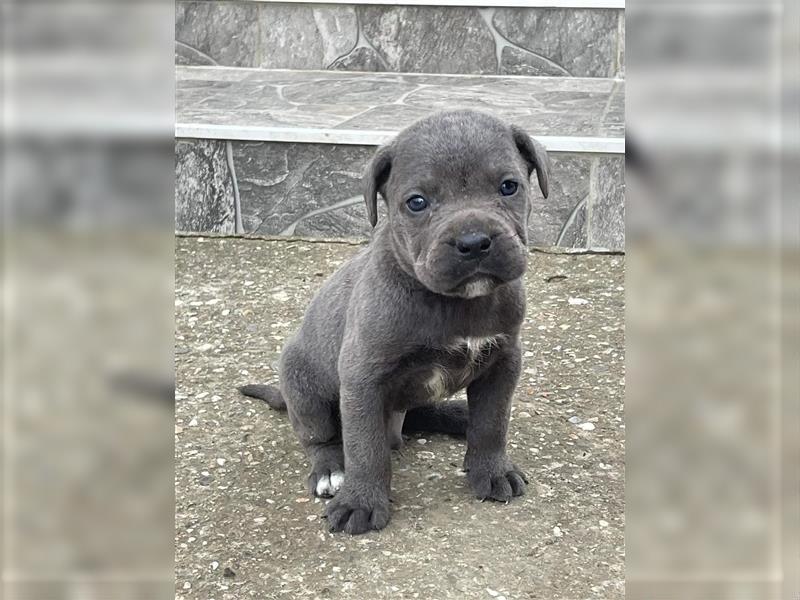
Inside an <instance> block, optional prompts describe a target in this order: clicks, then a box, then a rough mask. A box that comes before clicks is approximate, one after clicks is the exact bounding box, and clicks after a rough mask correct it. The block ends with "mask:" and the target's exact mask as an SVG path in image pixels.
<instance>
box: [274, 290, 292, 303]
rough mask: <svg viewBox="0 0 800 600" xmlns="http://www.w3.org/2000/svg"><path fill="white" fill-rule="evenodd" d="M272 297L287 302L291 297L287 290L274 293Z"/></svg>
mask: <svg viewBox="0 0 800 600" xmlns="http://www.w3.org/2000/svg"><path fill="white" fill-rule="evenodd" d="M272 299H273V300H277V301H278V302H286V301H287V300H288V299H289V294H287V293H286V292H278V293H277V294H272Z"/></svg>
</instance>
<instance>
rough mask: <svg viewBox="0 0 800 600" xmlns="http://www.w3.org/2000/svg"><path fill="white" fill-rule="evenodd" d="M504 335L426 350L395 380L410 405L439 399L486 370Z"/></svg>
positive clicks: (459, 340) (458, 340)
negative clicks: (399, 383) (398, 382)
mask: <svg viewBox="0 0 800 600" xmlns="http://www.w3.org/2000/svg"><path fill="white" fill-rule="evenodd" d="M504 341H505V336H503V335H496V336H487V337H463V338H454V339H453V340H448V343H447V344H445V345H442V346H441V347H436V348H425V349H423V350H421V351H420V352H419V353H418V354H417V356H415V357H413V359H412V361H411V365H410V366H409V368H408V369H407V370H406V373H404V375H405V376H403V377H400V378H398V381H400V382H402V384H401V385H402V386H403V389H404V390H405V392H406V393H405V394H404V395H405V396H406V397H407V398H409V401H410V402H411V403H418V402H428V401H431V400H434V401H435V400H441V399H443V398H446V397H448V396H450V395H452V394H454V393H455V392H457V391H458V390H460V389H463V388H464V387H466V386H467V385H469V383H470V382H471V381H472V380H473V379H474V378H475V377H476V376H477V375H478V374H479V373H480V372H481V371H482V370H483V368H485V367H486V365H487V364H488V362H489V360H490V358H491V355H492V351H493V350H494V349H495V348H497V347H498V346H499V345H500V344H501V343H502V342H504Z"/></svg>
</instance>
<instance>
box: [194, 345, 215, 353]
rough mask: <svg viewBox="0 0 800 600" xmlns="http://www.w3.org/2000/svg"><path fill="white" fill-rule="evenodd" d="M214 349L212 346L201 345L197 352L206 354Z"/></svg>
mask: <svg viewBox="0 0 800 600" xmlns="http://www.w3.org/2000/svg"><path fill="white" fill-rule="evenodd" d="M213 347H214V344H201V345H199V346H198V347H197V350H198V351H199V352H208V351H209V350H211V349H212V348H213Z"/></svg>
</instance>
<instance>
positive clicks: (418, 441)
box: [417, 438, 428, 446]
mask: <svg viewBox="0 0 800 600" xmlns="http://www.w3.org/2000/svg"><path fill="white" fill-rule="evenodd" d="M417 443H418V444H419V445H420V446H424V445H425V444H427V443H428V440H426V439H425V438H419V439H418V440H417Z"/></svg>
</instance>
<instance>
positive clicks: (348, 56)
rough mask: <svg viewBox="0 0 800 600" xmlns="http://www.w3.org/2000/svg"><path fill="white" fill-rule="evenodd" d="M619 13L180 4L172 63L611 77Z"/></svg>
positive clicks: (619, 60)
mask: <svg viewBox="0 0 800 600" xmlns="http://www.w3.org/2000/svg"><path fill="white" fill-rule="evenodd" d="M623 28H624V11H622V10H616V9H575V8H565V9H560V8H559V9H557V8H473V7H436V6H380V5H375V6H371V5H358V6H354V5H329V4H276V3H272V2H212V1H207V0H201V1H195V2H178V3H177V5H176V24H175V39H176V60H177V62H178V63H179V64H189V65H213V64H218V65H224V66H237V67H261V68H269V69H330V70H351V71H389V72H413V73H476V74H487V73H493V74H509V75H550V76H575V77H616V76H622V75H623V73H624V29H623Z"/></svg>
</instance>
